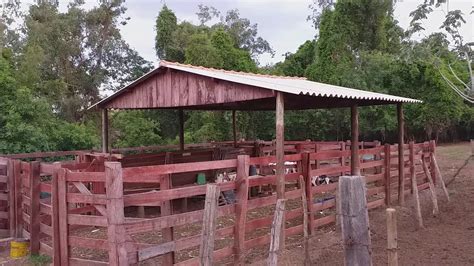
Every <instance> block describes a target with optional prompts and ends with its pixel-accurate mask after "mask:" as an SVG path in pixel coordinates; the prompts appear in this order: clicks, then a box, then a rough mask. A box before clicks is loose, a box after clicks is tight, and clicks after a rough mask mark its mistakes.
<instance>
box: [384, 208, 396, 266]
mask: <svg viewBox="0 0 474 266" xmlns="http://www.w3.org/2000/svg"><path fill="white" fill-rule="evenodd" d="M397 238H398V233H397V211H396V210H395V209H392V208H388V209H387V257H388V266H397V265H398V243H397Z"/></svg>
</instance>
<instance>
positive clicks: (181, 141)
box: [179, 109, 184, 151]
mask: <svg viewBox="0 0 474 266" xmlns="http://www.w3.org/2000/svg"><path fill="white" fill-rule="evenodd" d="M179 150H180V151H184V110H182V109H180V110H179Z"/></svg>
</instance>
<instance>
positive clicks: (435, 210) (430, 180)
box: [420, 157, 439, 216]
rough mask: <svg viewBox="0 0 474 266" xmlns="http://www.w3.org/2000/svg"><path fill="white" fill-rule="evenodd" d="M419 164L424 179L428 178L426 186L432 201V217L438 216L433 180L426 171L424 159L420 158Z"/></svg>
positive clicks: (427, 170) (428, 171)
mask: <svg viewBox="0 0 474 266" xmlns="http://www.w3.org/2000/svg"><path fill="white" fill-rule="evenodd" d="M420 162H421V164H422V165H423V170H424V171H425V175H426V178H428V184H429V186H430V192H431V200H432V201H433V215H434V216H436V215H438V214H439V207H438V197H437V196H436V188H435V185H434V182H433V179H432V178H431V174H430V170H429V169H428V166H427V165H426V162H425V159H424V157H422V159H421V160H420Z"/></svg>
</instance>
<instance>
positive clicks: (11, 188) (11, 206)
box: [7, 159, 16, 237]
mask: <svg viewBox="0 0 474 266" xmlns="http://www.w3.org/2000/svg"><path fill="white" fill-rule="evenodd" d="M7 181H8V182H7V189H8V212H9V214H8V216H9V217H8V219H9V222H10V225H9V228H10V237H15V235H16V209H15V199H16V198H15V174H14V164H13V159H8V162H7Z"/></svg>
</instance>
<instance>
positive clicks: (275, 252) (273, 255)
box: [268, 199, 286, 266]
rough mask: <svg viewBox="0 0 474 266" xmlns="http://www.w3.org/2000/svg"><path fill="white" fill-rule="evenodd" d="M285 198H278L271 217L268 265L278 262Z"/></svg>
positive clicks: (283, 223)
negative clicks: (273, 214)
mask: <svg viewBox="0 0 474 266" xmlns="http://www.w3.org/2000/svg"><path fill="white" fill-rule="evenodd" d="M285 201H286V200H285V199H278V200H277V203H276V206H275V216H274V217H273V222H272V229H271V235H270V251H269V254H268V265H269V266H276V265H277V264H278V256H279V255H280V252H282V251H283V250H281V249H280V248H281V245H280V241H281V237H282V236H283V235H282V234H281V233H280V232H281V231H282V230H284V226H285V222H284V219H285V218H284V214H285Z"/></svg>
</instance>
